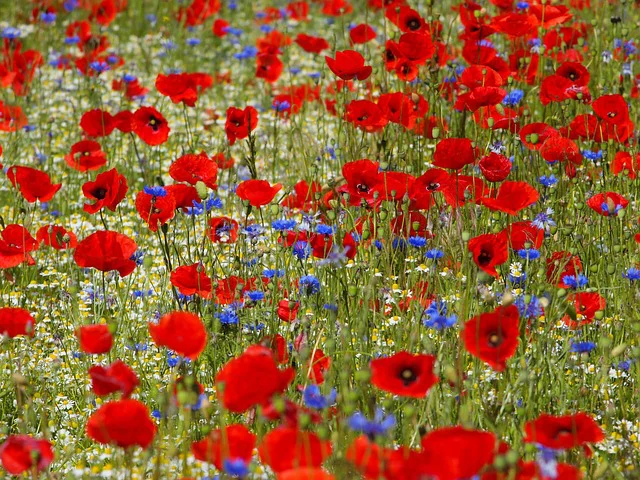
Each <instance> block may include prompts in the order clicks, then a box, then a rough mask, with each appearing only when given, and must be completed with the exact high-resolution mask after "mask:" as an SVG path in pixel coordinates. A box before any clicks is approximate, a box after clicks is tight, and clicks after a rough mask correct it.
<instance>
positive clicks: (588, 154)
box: [582, 150, 602, 162]
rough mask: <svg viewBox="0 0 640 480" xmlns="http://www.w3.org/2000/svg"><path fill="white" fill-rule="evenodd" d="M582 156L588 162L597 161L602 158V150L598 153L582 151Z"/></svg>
mask: <svg viewBox="0 0 640 480" xmlns="http://www.w3.org/2000/svg"><path fill="white" fill-rule="evenodd" d="M582 156H583V157H584V158H586V159H587V160H591V161H594V162H595V161H596V160H600V159H601V158H602V150H598V151H597V152H593V151H591V150H582Z"/></svg>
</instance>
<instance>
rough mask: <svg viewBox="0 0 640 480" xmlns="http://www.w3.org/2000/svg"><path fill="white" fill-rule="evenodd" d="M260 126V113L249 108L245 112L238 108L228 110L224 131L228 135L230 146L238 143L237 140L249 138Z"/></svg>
mask: <svg viewBox="0 0 640 480" xmlns="http://www.w3.org/2000/svg"><path fill="white" fill-rule="evenodd" d="M257 126H258V111H257V110H256V109H255V108H253V107H251V106H249V107H246V108H245V109H244V110H243V109H240V108H236V107H229V108H228V109H227V120H226V122H225V124H224V131H225V133H226V134H227V140H229V145H233V144H234V143H236V140H242V139H243V138H247V137H248V136H249V135H250V134H251V132H253V131H254V130H255V129H256V127H257Z"/></svg>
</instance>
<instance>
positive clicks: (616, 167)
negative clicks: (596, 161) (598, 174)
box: [611, 152, 640, 180]
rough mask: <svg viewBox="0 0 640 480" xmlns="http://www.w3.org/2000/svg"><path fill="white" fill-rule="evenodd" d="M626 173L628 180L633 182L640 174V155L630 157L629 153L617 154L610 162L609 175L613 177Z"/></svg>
mask: <svg viewBox="0 0 640 480" xmlns="http://www.w3.org/2000/svg"><path fill="white" fill-rule="evenodd" d="M624 171H626V172H627V175H628V176H629V180H635V179H636V177H637V176H638V173H639V172H640V153H636V155H635V157H632V156H631V154H630V153H629V152H618V153H616V155H615V157H613V160H612V161H611V173H613V174H614V175H615V176H618V175H620V174H621V173H622V172H624Z"/></svg>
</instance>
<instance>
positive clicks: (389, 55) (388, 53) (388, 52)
mask: <svg viewBox="0 0 640 480" xmlns="http://www.w3.org/2000/svg"><path fill="white" fill-rule="evenodd" d="M384 55H385V57H386V59H387V62H393V61H394V60H395V59H396V56H395V55H394V54H393V52H392V51H391V50H385V52H384Z"/></svg>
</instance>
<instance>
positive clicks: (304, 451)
mask: <svg viewBox="0 0 640 480" xmlns="http://www.w3.org/2000/svg"><path fill="white" fill-rule="evenodd" d="M331 451H332V447H331V442H329V441H328V440H320V438H319V437H318V436H317V435H316V434H315V433H313V432H307V431H302V430H299V429H297V428H289V427H280V428H276V429H274V430H271V431H270V432H269V433H267V434H266V435H265V436H264V438H263V439H262V443H261V444H260V446H259V447H258V454H259V455H260V460H261V461H262V463H264V464H266V465H269V466H270V467H271V469H272V470H273V471H274V472H276V473H278V472H283V471H286V470H290V469H292V468H296V467H315V468H317V467H320V466H321V465H322V463H323V462H324V461H325V460H326V459H327V458H328V457H329V456H330V455H331Z"/></svg>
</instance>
